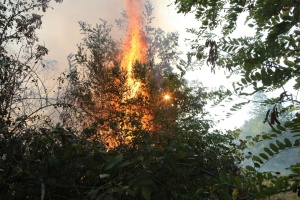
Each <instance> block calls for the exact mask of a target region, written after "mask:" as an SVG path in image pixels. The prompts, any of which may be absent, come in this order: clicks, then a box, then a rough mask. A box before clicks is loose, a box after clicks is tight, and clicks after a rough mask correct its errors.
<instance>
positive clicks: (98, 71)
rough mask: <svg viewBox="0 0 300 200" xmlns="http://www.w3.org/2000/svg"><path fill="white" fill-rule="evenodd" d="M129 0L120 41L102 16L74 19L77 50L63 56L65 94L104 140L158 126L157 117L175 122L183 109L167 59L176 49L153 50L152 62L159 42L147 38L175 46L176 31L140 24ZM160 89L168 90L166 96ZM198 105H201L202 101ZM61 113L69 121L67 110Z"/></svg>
mask: <svg viewBox="0 0 300 200" xmlns="http://www.w3.org/2000/svg"><path fill="white" fill-rule="evenodd" d="M133 2H134V3H133ZM133 2H131V1H128V2H127V13H125V15H124V16H125V18H126V19H127V21H128V26H126V28H125V29H126V31H127V34H126V36H125V38H124V39H123V41H122V43H121V44H118V43H117V42H116V41H115V40H114V39H112V38H111V36H110V32H111V28H112V27H111V26H110V25H108V24H107V22H105V21H101V24H99V25H97V26H96V28H92V27H91V25H89V24H87V23H84V22H80V23H79V25H80V27H81V31H82V32H83V34H84V35H85V36H86V37H85V39H84V43H83V44H81V46H79V49H78V53H77V54H76V55H75V56H74V55H73V56H71V57H69V62H70V87H69V89H68V92H67V98H68V99H69V100H70V103H75V104H77V105H79V107H80V108H81V109H82V111H84V113H85V115H84V117H83V115H82V113H81V114H80V116H79V117H83V118H82V122H83V124H82V126H84V127H89V126H91V125H93V126H92V127H93V128H92V129H90V128H89V129H88V130H89V131H91V132H89V133H91V135H93V137H94V138H97V136H96V135H97V134H96V133H98V134H99V133H100V135H101V136H100V137H101V138H102V140H104V141H106V142H105V143H106V144H107V145H110V146H116V145H117V144H121V143H123V142H125V143H127V142H128V141H129V140H130V138H132V136H133V135H134V132H136V131H141V130H143V131H146V132H149V131H158V130H159V127H162V125H161V124H159V123H158V118H160V119H163V118H165V120H166V121H169V122H175V121H176V119H178V116H179V115H180V111H179V110H180V109H183V107H182V106H180V105H179V104H182V102H183V99H182V97H184V96H185V93H187V91H184V89H182V88H183V85H184V84H185V83H184V82H185V81H184V80H183V79H182V78H181V77H180V76H179V75H176V74H173V73H170V72H169V71H170V70H169V66H170V64H171V63H170V62H171V61H172V60H175V59H177V57H176V56H178V55H177V54H174V53H173V54H172V55H167V54H168V51H164V52H165V55H161V54H160V55H159V56H158V58H160V59H159V61H160V63H159V64H154V63H155V62H154V58H153V57H154V56H153V49H157V50H159V48H161V47H159V46H158V45H157V41H156V43H155V41H153V40H157V39H158V38H159V39H160V41H161V42H164V41H166V40H169V41H171V42H168V44H169V46H165V47H164V48H165V49H169V50H171V51H172V52H178V50H177V46H175V45H174V44H176V43H177V37H175V36H176V34H168V35H167V36H163V35H160V36H158V33H160V34H162V33H163V32H162V31H161V30H158V29H154V28H151V27H150V26H149V25H147V26H145V25H144V22H145V21H144V18H142V16H141V14H140V12H139V10H140V8H139V6H140V5H138V4H137V1H133ZM129 4H130V5H129ZM152 9H153V8H152V7H151V5H150V4H147V5H146V11H147V12H146V13H147V14H146V17H148V19H149V18H150V15H151V13H152ZM148 23H149V21H148ZM145 27H146V28H145ZM146 32H147V33H148V34H146ZM174 39H175V40H176V41H174ZM151 56H152V57H151ZM165 95H171V98H170V99H166V98H164V96H165ZM198 105H200V107H201V108H202V106H203V105H204V101H203V102H200V103H199V104H198ZM162 110H163V111H164V112H163V113H162V112H161V111H162ZM168 112H173V113H172V114H170V113H168ZM158 113H160V114H159V117H158V116H157V115H158ZM68 114H70V113H68ZM86 114H87V115H88V116H87V115H86ZM62 117H63V119H64V120H65V122H66V123H70V120H68V119H70V117H69V116H65V115H63V116H62ZM76 123H77V121H76ZM160 123H162V122H160ZM98 136H99V135H98Z"/></svg>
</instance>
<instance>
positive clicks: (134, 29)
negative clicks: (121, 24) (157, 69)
mask: <svg viewBox="0 0 300 200" xmlns="http://www.w3.org/2000/svg"><path fill="white" fill-rule="evenodd" d="M141 6H142V3H141V2H140V0H126V12H127V16H128V32H127V35H126V37H125V38H124V40H123V52H122V59H121V67H122V68H123V69H124V70H126V71H127V81H126V85H127V86H128V87H129V88H131V91H130V93H129V94H126V96H125V98H132V97H134V96H136V94H137V92H138V90H139V86H140V83H139V82H138V81H136V80H135V79H134V77H133V72H132V67H133V65H134V63H135V62H136V61H140V62H145V61H146V60H147V42H146V41H145V34H144V32H143V30H142V29H141V20H142V17H141V13H140V8H141Z"/></svg>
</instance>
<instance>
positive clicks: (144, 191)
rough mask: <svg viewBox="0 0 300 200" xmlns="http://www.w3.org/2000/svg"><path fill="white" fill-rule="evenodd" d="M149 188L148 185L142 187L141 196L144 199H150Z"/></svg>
mask: <svg viewBox="0 0 300 200" xmlns="http://www.w3.org/2000/svg"><path fill="white" fill-rule="evenodd" d="M150 196H151V190H150V189H149V188H148V187H142V197H143V198H144V199H145V200H150Z"/></svg>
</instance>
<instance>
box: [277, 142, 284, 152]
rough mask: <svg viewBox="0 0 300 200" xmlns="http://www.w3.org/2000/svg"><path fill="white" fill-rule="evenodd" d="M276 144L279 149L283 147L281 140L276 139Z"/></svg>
mask: <svg viewBox="0 0 300 200" xmlns="http://www.w3.org/2000/svg"><path fill="white" fill-rule="evenodd" d="M276 144H277V146H278V147H279V149H281V150H283V149H285V145H284V144H283V143H282V142H280V141H279V140H276Z"/></svg>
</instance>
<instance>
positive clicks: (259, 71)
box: [175, 0, 300, 198]
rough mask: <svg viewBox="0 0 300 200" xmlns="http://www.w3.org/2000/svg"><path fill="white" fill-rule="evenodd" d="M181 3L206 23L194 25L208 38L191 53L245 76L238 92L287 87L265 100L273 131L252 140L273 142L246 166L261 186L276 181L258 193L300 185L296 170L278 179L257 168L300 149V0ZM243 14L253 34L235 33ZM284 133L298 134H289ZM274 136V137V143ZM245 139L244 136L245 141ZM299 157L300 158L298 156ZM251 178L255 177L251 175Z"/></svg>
mask: <svg viewBox="0 0 300 200" xmlns="http://www.w3.org/2000/svg"><path fill="white" fill-rule="evenodd" d="M175 4H176V5H177V8H178V12H183V13H189V12H193V13H195V17H196V18H197V19H199V20H200V21H201V22H202V27H201V28H200V30H196V29H191V30H190V32H193V33H195V34H196V35H197V36H198V40H204V42H202V43H200V42H198V43H197V41H196V40H195V41H193V42H194V48H195V49H196V50H197V51H196V52H193V53H191V54H189V55H190V56H191V55H194V56H197V58H198V59H205V58H210V57H213V58H216V59H212V60H211V59H208V60H207V63H208V64H209V65H211V68H212V70H214V69H215V67H220V68H223V69H226V70H227V71H228V72H229V74H238V75H240V76H241V80H240V81H239V82H236V83H235V84H234V85H233V86H234V91H233V92H232V93H231V94H232V95H238V96H239V97H243V98H247V97H248V96H249V95H252V94H255V93H257V92H260V91H261V92H264V93H265V92H272V91H275V90H278V89H282V91H281V92H280V93H281V94H280V95H278V96H277V97H276V98H273V99H272V98H266V99H265V100H264V103H265V104H267V105H270V106H271V108H270V109H269V110H268V111H267V112H266V113H265V114H266V115H265V122H267V123H268V124H269V126H270V129H271V130H270V131H267V132H266V133H263V134H259V133H256V136H255V137H254V138H253V139H251V138H250V137H249V138H248V139H251V140H252V141H251V142H253V141H254V142H257V141H268V142H269V144H268V145H266V146H265V147H264V149H263V151H261V152H260V153H259V154H257V155H249V157H251V159H252V160H253V163H254V168H253V167H251V166H247V167H246V169H247V170H248V171H252V172H253V178H255V180H256V181H258V185H260V184H261V183H262V182H263V181H265V180H271V182H272V184H270V185H268V186H263V187H264V188H260V189H259V193H257V194H256V192H255V190H256V189H254V188H253V189H254V193H253V195H254V197H257V198H258V197H262V196H264V195H265V196H268V195H271V193H272V192H275V193H276V192H280V191H286V190H291V189H292V186H291V185H290V184H291V183H293V184H296V185H297V184H299V181H298V180H299V173H298V174H297V173H293V174H292V175H290V176H289V177H288V178H287V177H284V178H283V177H279V178H278V177H276V178H275V177H274V176H273V175H272V176H270V177H269V178H270V179H269V178H268V176H269V175H270V174H271V173H272V172H270V173H267V172H266V173H259V172H257V170H259V169H260V168H261V166H263V165H264V164H265V163H266V162H268V161H269V160H270V159H271V158H272V157H274V156H276V155H279V154H282V153H283V152H285V151H287V150H288V149H291V148H299V142H298V141H299V134H297V133H298V131H299V124H297V122H298V118H299V117H298V115H299V114H298V112H299V101H297V100H296V98H297V97H296V96H295V94H293V92H295V93H296V92H297V91H298V90H299V87H298V86H299V73H298V71H299V65H298V63H299V60H298V57H299V15H300V13H299V10H300V6H299V2H298V1H296V0H295V1H294V0H291V1H285V0H281V1H276V3H274V1H271V0H266V1H260V0H255V1H252V0H251V1H250V0H246V1H239V0H225V1H193V0H192V1H190V0H176V1H175ZM242 16H246V21H245V24H246V25H248V26H249V29H251V28H252V29H253V32H254V35H253V36H243V35H241V36H240V37H234V36H233V34H232V33H233V32H234V31H235V30H236V27H237V22H238V19H241V17H242ZM217 28H221V34H220V35H219V37H217V36H216V34H213V33H216V30H217ZM205 41H206V42H207V41H210V42H211V41H215V43H214V47H213V48H217V51H211V49H212V47H211V46H209V45H206V46H205V45H204V43H205ZM215 46H217V47H215ZM206 47H208V48H209V50H208V53H206V51H205V48H206ZM216 54H217V55H216ZM199 55H201V56H199ZM287 83H289V84H290V83H292V84H293V89H294V90H293V89H292V88H289V89H288V90H287ZM225 98H226V97H225ZM237 108H238V107H237ZM285 112H290V113H293V114H295V113H296V115H295V116H294V117H293V119H287V121H286V122H285V123H283V122H282V121H281V120H280V118H279V116H280V115H281V114H283V113H285ZM283 133H287V134H290V135H292V136H288V137H285V136H283ZM279 137H280V139H279ZM291 138H293V139H291ZM269 139H273V140H274V141H272V142H270V141H269ZM244 142H245V141H241V144H242V143H244ZM293 157H294V158H297V159H296V161H299V158H298V157H297V155H293ZM275 172H276V171H275ZM273 173H274V172H273ZM248 178H250V179H251V175H250V176H249V177H248ZM284 179H286V180H284ZM277 181H279V182H277ZM284 181H285V183H286V184H284ZM256 195H258V196H256Z"/></svg>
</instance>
